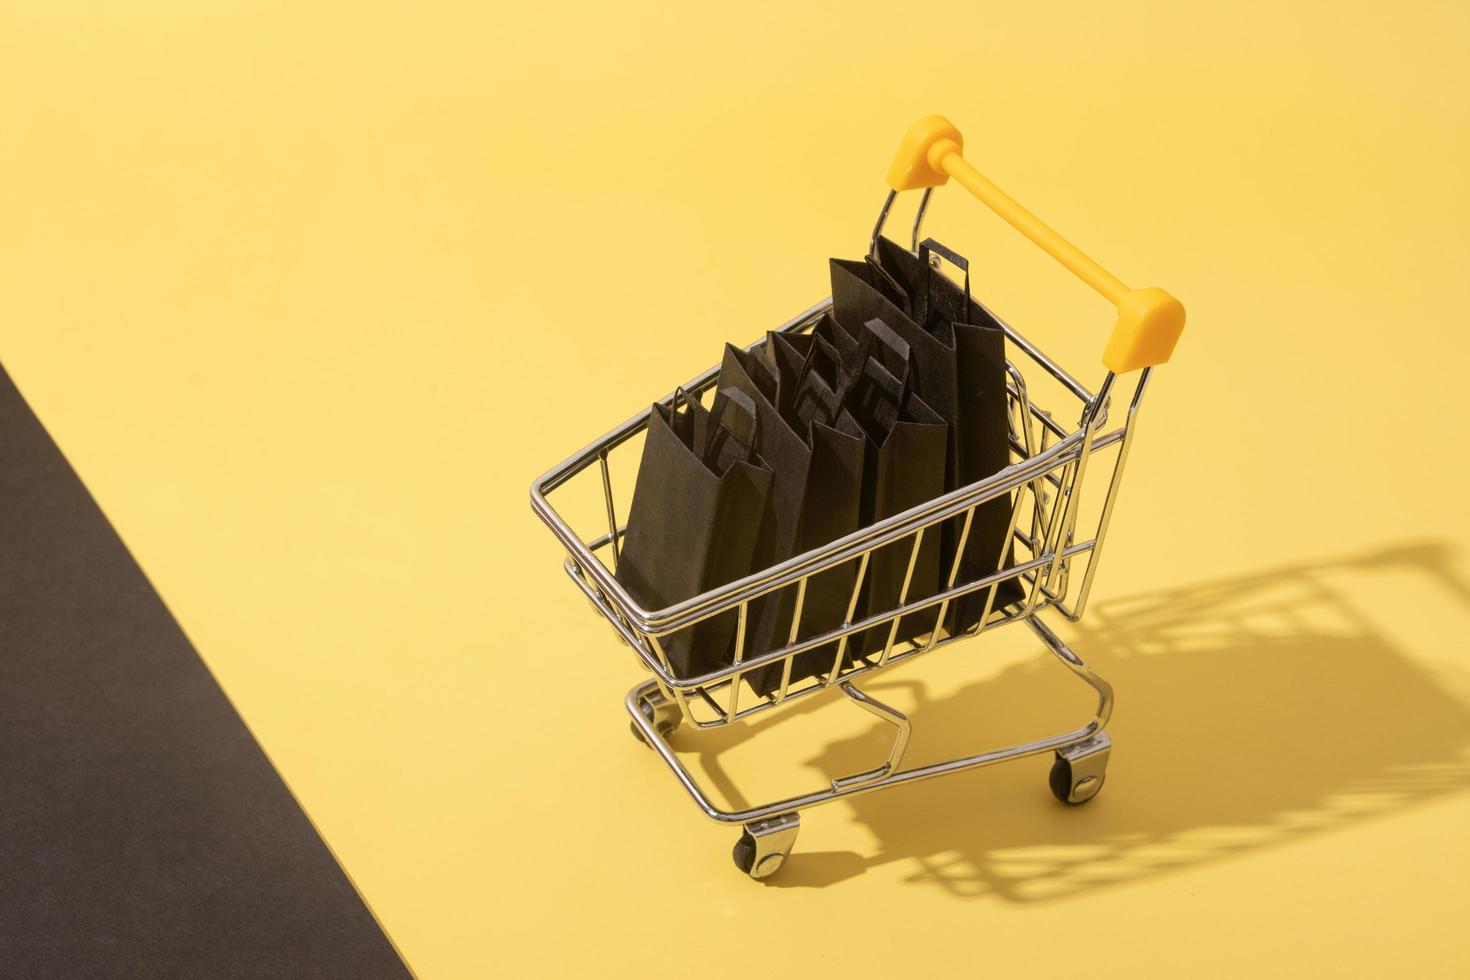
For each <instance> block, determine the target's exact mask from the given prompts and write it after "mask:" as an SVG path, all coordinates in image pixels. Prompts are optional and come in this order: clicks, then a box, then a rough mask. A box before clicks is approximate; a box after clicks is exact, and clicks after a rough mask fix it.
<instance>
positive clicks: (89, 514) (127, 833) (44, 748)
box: [0, 370, 409, 978]
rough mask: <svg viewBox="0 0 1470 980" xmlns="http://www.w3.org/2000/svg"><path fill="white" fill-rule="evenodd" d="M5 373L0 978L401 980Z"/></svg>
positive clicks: (368, 919) (327, 858)
mask: <svg viewBox="0 0 1470 980" xmlns="http://www.w3.org/2000/svg"><path fill="white" fill-rule="evenodd" d="M408 975H409V973H408V971H407V969H406V968H405V967H404V965H403V964H402V962H401V961H400V960H399V958H398V956H397V954H396V953H395V952H394V950H393V947H392V946H391V945H390V943H389V942H388V940H387V938H386V937H385V936H384V934H383V933H382V931H381V930H380V929H379V927H378V925H377V923H376V922H375V921H374V919H373V917H372V915H371V913H370V912H369V911H368V909H367V907H366V906H365V905H364V904H363V902H362V900H361V899H360V898H359V896H358V895H357V893H356V891H355V890H354V888H353V886H352V884H351V883H350V882H349V881H348V879H347V877H346V875H345V874H344V873H343V872H342V870H341V868H339V867H338V865H337V863H336V861H335V860H334V859H333V857H332V855H331V853H330V852H329V851H328V850H327V848H326V846H325V844H324V843H323V842H322V840H321V838H320V837H318V835H317V833H316V831H315V829H314V828H313V827H312V825H311V823H310V822H309V821H308V820H307V817H306V815H305V814H304V813H303V812H302V810H301V808H300V807H299V806H298V805H297V803H296V801H295V799H294V798H293V797H292V796H291V794H290V792H289V790H288V789H287V788H286V786H285V784H284V783H283V782H282V781H281V779H280V777H279V776H278V775H277V774H276V772H275V770H274V769H273V768H272V767H271V764H270V762H269V760H268V759H267V758H266V756H265V754H264V753H263V752H262V751H261V749H260V747H259V745H257V744H256V742H255V740H254V738H253V737H252V736H251V734H250V732H249V731H248V730H247V729H246V727H245V724H244V723H243V722H242V721H241V719H240V717H239V716H238V715H237V714H236V712H235V710H234V708H233V707H232V706H231V705H230V703H229V701H228V700H227V699H226V697H225V695H224V693H223V692H222V691H221V690H220V688H219V686H218V685H217V684H216V683H215V680H214V678H213V677H212V676H211V675H210V673H209V671H208V669H207V668H206V667H205V665H204V663H203V662H202V661H201V660H200V658H199V656H198V654H197V653H196V652H195V651H194V648H193V647H192V646H191V645H190V643H189V641H188V639H187V638H186V637H185V636H184V634H183V632H182V631H181V630H180V628H179V626H178V625H177V624H176V623H175V622H174V620H173V617H172V616H171V615H170V613H169V612H168V610H167V608H166V607H165V606H164V604H163V602H162V600H161V599H160V598H159V596H158V595H157V593H155V592H154V590H153V588H152V586H151V585H150V584H149V583H148V581H147V579H146V578H145V577H144V575H143V573H142V571H141V569H139V567H138V566H137V564H136V563H135V562H134V561H133V559H132V557H131V556H130V555H129V554H128V552H127V549H126V548H125V547H124V546H123V543H122V541H121V540H120V539H119V538H118V536H117V534H116V533H115V532H114V531H113V529H112V528H111V526H110V525H109V524H108V522H107V520H106V518H105V517H103V515H102V513H101V511H100V510H99V509H98V507H97V505H96V504H95V503H94V502H93V501H92V499H91V497H90V495H89V494H88V493H87V491H86V489H85V488H84V487H83V486H82V483H81V481H80V480H79V479H78V478H77V476H76V474H75V473H73V472H72V470H71V468H70V466H69V465H68V464H67V462H66V460H65V459H64V458H63V456H62V454H61V452H60V451H59V450H58V449H57V447H56V445H55V444H54V443H53V442H52V441H51V439H50V437H49V436H48V435H47V434H46V432H45V430H44V429H43V428H42V426H41V424H40V423H39V421H38V420H37V419H36V418H35V416H34V415H33V414H32V412H31V411H30V409H29V408H28V407H27V406H26V404H25V402H24V400H23V399H22V398H21V396H20V394H19V392H18V391H17V390H16V388H15V387H14V385H13V384H12V383H11V381H10V378H9V377H8V376H7V375H6V374H5V373H4V372H3V370H0V977H4V978H11V977H17V978H19V977H148V978H160V977H237V976H238V977H244V976H250V977H262V976H265V977H275V976H281V977H404V976H408Z"/></svg>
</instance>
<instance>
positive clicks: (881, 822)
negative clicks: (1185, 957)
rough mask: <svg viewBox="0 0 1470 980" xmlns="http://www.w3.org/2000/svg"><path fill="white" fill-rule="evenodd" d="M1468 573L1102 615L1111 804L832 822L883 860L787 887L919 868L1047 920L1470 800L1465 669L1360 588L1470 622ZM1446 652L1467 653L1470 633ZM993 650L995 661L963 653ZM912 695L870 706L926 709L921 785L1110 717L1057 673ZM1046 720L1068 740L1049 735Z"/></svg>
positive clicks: (1323, 582)
mask: <svg viewBox="0 0 1470 980" xmlns="http://www.w3.org/2000/svg"><path fill="white" fill-rule="evenodd" d="M1453 557H1454V556H1453V555H1452V554H1451V552H1450V550H1449V549H1448V547H1446V546H1444V545H1438V544H1419V545H1411V546H1405V547H1399V548H1395V549H1392V550H1386V551H1378V552H1375V553H1373V554H1369V555H1364V556H1358V557H1352V558H1347V559H1343V560H1333V561H1323V562H1315V563H1309V564H1295V565H1289V566H1286V567H1282V568H1275V569H1271V570H1269V571H1264V572H1261V573H1259V574H1253V575H1246V576H1241V577H1236V578H1231V579H1227V580H1221V581H1215V582H1205V583H1199V584H1191V585H1184V586H1180V587H1177V588H1172V589H1168V590H1164V591H1161V592H1157V593H1153V594H1150V595H1146V596H1139V597H1132V598H1124V599H1116V600H1108V601H1099V602H1096V603H1095V604H1094V605H1093V607H1092V608H1090V609H1089V610H1088V613H1087V615H1086V616H1085V617H1084V618H1083V624H1080V625H1079V626H1078V627H1076V628H1075V629H1074V630H1072V631H1071V632H1070V633H1069V637H1070V642H1072V643H1073V645H1074V646H1075V648H1076V649H1077V651H1078V653H1079V654H1080V655H1081V656H1082V657H1083V658H1084V659H1085V660H1087V662H1088V663H1089V664H1091V665H1093V666H1094V667H1095V668H1096V669H1097V670H1098V672H1099V673H1100V674H1101V675H1102V676H1104V677H1106V678H1108V679H1109V680H1110V681H1111V682H1112V683H1113V684H1114V686H1115V687H1116V689H1117V691H1118V692H1119V695H1118V709H1117V713H1116V715H1115V716H1114V723H1113V725H1112V726H1111V727H1110V729H1109V731H1110V733H1111V734H1112V735H1113V738H1114V740H1115V743H1116V748H1115V751H1114V753H1113V759H1112V762H1111V765H1110V767H1109V771H1108V779H1107V785H1106V787H1105V788H1104V790H1103V791H1102V792H1101V793H1100V794H1099V795H1098V797H1097V798H1096V799H1095V800H1093V801H1092V802H1090V803H1088V804H1086V805H1085V806H1082V807H1068V806H1065V805H1063V804H1061V803H1058V802H1057V801H1056V800H1054V799H1053V798H1052V797H1051V796H1050V794H1049V793H1048V791H1047V789H1046V773H1047V768H1048V766H1049V764H1050V756H1049V755H1047V756H1044V757H1037V758H1031V759H1023V760H1019V761H1016V762H1010V763H1005V764H1002V765H999V766H995V767H987V768H984V769H981V770H976V771H971V772H966V773H961V774H957V775H953V776H947V777H943V778H939V779H933V780H928V781H925V782H921V783H918V784H914V785H911V786H905V787H897V788H894V789H892V790H885V791H880V792H876V793H870V794H867V795H863V796H859V797H855V798H852V799H850V800H847V801H845V802H844V803H842V804H834V805H833V807H830V808H824V812H822V814H821V817H822V819H832V818H836V819H841V818H842V816H843V814H842V812H841V811H842V807H844V806H845V807H847V808H848V809H849V813H850V815H851V817H852V818H853V819H855V820H856V821H858V822H859V823H861V824H862V825H864V826H865V827H866V828H867V830H868V831H869V832H870V833H871V834H872V836H873V837H874V838H875V840H876V841H877V844H876V847H875V848H874V849H872V850H869V851H868V852H867V853H862V854H858V853H851V852H835V851H828V852H815V853H813V852H808V851H806V850H803V848H802V846H801V842H800V841H798V844H797V849H796V852H795V853H794V854H793V855H792V859H791V860H790V861H789V862H788V865H787V867H786V868H784V869H783V870H782V871H781V873H780V874H778V875H776V876H775V877H774V878H773V879H771V880H770V883H771V884H772V885H776V886H782V887H813V886H827V885H834V884H837V883H839V882H842V881H844V880H846V879H849V878H852V877H855V876H857V875H860V874H862V873H864V872H865V871H867V870H868V869H869V868H873V867H877V866H881V865H889V864H895V863H898V864H900V865H902V866H905V867H907V866H911V867H912V871H911V872H909V873H908V874H906V875H905V877H904V880H905V881H907V882H910V883H913V884H916V885H924V886H932V887H940V888H943V889H945V890H947V891H949V892H950V893H952V894H954V895H955V896H958V897H985V896H993V897H996V898H998V899H1001V900H1005V901H1012V902H1021V903H1024V902H1038V901H1047V900H1052V899H1058V898H1064V897H1067V896H1070V895H1075V894H1079V893H1083V892H1087V891H1090V890H1092V889H1096V888H1102V887H1106V886H1110V885H1117V884H1123V883H1127V882H1133V881H1138V880H1140V879H1144V878H1149V877H1153V876H1157V875H1162V874H1167V873H1170V872H1173V871H1178V870H1181V869H1186V868H1190V867H1194V866H1197V865H1201V864H1204V863H1208V862H1213V861H1219V860H1223V859H1228V858H1234V857H1243V856H1247V855H1249V854H1251V853H1253V852H1257V851H1261V850H1263V849H1266V848H1271V847H1277V846H1280V845H1284V844H1289V843H1291V842H1292V841H1295V840H1299V839H1303V838H1306V837H1310V836H1312V835H1316V834H1320V833H1326V832H1330V831H1333V830H1336V829H1340V828H1344V827H1348V826H1351V825H1353V824H1356V823H1359V822H1362V821H1366V820H1371V819H1374V818H1376V817H1383V816H1387V815H1390V814H1393V813H1397V812H1401V811H1404V810H1406V809H1409V808H1412V807H1415V806H1418V805H1420V804H1424V803H1428V802H1432V801H1434V800H1436V799H1440V798H1444V797H1446V796H1448V795H1450V794H1454V793H1458V792H1461V791H1464V790H1466V789H1470V683H1467V678H1466V676H1462V675H1461V674H1459V673H1458V670H1459V669H1462V667H1463V661H1460V662H1458V663H1456V664H1455V665H1454V666H1448V665H1445V664H1446V661H1445V660H1444V658H1443V657H1441V658H1440V664H1441V665H1442V666H1439V667H1436V666H1432V665H1429V664H1426V663H1422V662H1420V661H1421V660H1423V659H1424V658H1422V657H1415V656H1413V655H1412V654H1413V653H1414V651H1407V652H1406V650H1405V647H1404V645H1403V642H1404V641H1402V640H1396V638H1395V636H1394V635H1391V634H1390V633H1389V632H1388V631H1387V629H1386V627H1385V626H1384V625H1383V624H1384V623H1386V622H1389V623H1391V622H1395V621H1398V620H1402V619H1404V618H1405V617H1412V616H1413V615H1414V613H1415V610H1414V609H1413V608H1412V607H1408V606H1405V605H1403V604H1402V603H1399V604H1398V605H1397V606H1396V607H1395V604H1394V598H1393V595H1392V594H1380V593H1377V592H1374V591H1372V590H1369V591H1368V594H1367V596H1366V601H1365V598H1364V595H1363V593H1364V589H1363V588H1362V587H1361V586H1362V585H1363V583H1364V582H1368V581H1376V579H1373V578H1371V577H1372V576H1378V575H1379V574H1380V573H1392V574H1402V573H1405V572H1407V573H1410V574H1412V575H1415V576H1418V577H1421V578H1422V577H1424V576H1427V577H1429V578H1430V579H1431V580H1432V582H1431V583H1429V584H1430V585H1431V586H1432V587H1435V588H1438V589H1439V590H1441V595H1443V596H1448V597H1449V598H1448V601H1449V603H1450V608H1452V609H1453V610H1454V611H1455V613H1456V615H1459V614H1461V613H1466V614H1470V586H1467V585H1466V583H1465V582H1464V581H1463V580H1462V579H1461V578H1460V577H1459V576H1458V575H1457V574H1456V572H1455V570H1454V562H1453ZM1343 584H1347V585H1348V586H1349V588H1347V589H1343V588H1341V586H1342V585H1343ZM1425 584H1426V583H1424V582H1422V581H1421V582H1420V583H1418V587H1419V588H1420V589H1421V590H1422V589H1423V588H1424V587H1425ZM1467 622H1470V616H1467ZM1421 642H1422V641H1421ZM1443 642H1444V643H1447V644H1454V645H1456V646H1458V645H1459V644H1461V643H1463V633H1461V634H1459V635H1456V636H1445V637H1444V639H1443ZM972 645H973V646H974V647H975V648H976V651H978V650H979V648H980V647H981V646H983V644H961V645H958V646H957V647H955V648H954V652H955V653H956V654H961V655H962V651H964V650H965V648H966V647H968V646H972ZM904 674H905V675H906V676H904V677H903V678H902V679H894V680H888V679H883V678H879V679H878V680H877V681H875V682H874V683H872V684H870V685H864V687H865V689H867V690H869V692H870V693H872V694H874V695H875V696H878V697H880V698H881V697H883V695H884V691H885V690H886V691H889V692H890V696H892V692H895V691H897V690H899V689H901V688H907V689H908V695H909V698H910V703H911V704H914V705H916V707H914V708H913V709H912V710H911V711H910V718H911V720H912V722H913V727H914V743H913V746H912V748H911V750H910V757H909V760H908V761H907V762H906V765H912V764H913V763H915V762H920V763H922V762H927V761H930V760H932V759H941V758H952V757H957V756H962V755H966V754H969V753H972V752H975V751H979V750H983V749H986V748H990V747H994V746H999V745H1004V744H1014V743H1015V742H1017V741H1020V740H1024V739H1027V738H1031V737H1035V736H1040V735H1047V734H1051V733H1053V732H1056V731H1062V730H1065V729H1066V728H1067V727H1071V726H1074V725H1075V724H1076V723H1077V721H1078V720H1079V715H1081V714H1083V713H1085V711H1086V705H1087V703H1088V700H1089V699H1088V698H1087V696H1086V695H1085V693H1084V694H1083V695H1081V696H1080V698H1079V697H1078V695H1076V693H1075V691H1074V692H1073V693H1072V694H1071V695H1068V696H1067V697H1066V698H1064V699H1062V700H1060V701H1059V691H1068V690H1071V688H1068V686H1067V685H1073V686H1074V687H1075V681H1072V680H1071V679H1070V678H1067V677H1066V676H1065V672H1064V671H1059V670H1058V669H1057V666H1056V665H1054V664H1052V663H1049V662H1047V659H1046V658H1043V657H1041V656H1038V657H1035V658H1032V659H1030V660H1028V661H1027V662H1025V663H1022V664H1019V665H1016V666H1012V667H1008V668H1006V669H1005V670H1003V671H1002V672H1001V673H1000V674H999V675H998V676H997V677H995V678H993V679H988V680H985V681H983V682H979V683H973V684H970V685H968V686H965V687H963V688H960V689H958V690H957V691H955V692H954V693H952V694H948V695H947V696H944V697H942V698H933V697H930V696H929V695H928V693H927V691H926V689H925V686H924V683H923V680H922V675H923V670H922V667H920V669H917V670H912V671H904ZM1074 699H1075V700H1074ZM1059 706H1061V707H1063V708H1067V709H1069V710H1066V711H1061V712H1059V710H1058V709H1059ZM795 707H797V706H793V708H795ZM1037 719H1045V720H1046V721H1047V723H1048V724H1049V723H1050V722H1052V721H1056V722H1057V724H1056V725H1055V726H1054V727H1051V728H1049V729H1035V725H1036V723H1037V722H1036V720H1037ZM1018 727H1020V728H1023V729H1024V730H1021V731H1019V732H1018ZM1018 735H1019V737H1018ZM890 741H891V729H888V728H886V727H885V726H883V725H880V724H875V725H874V726H873V727H872V728H870V729H868V730H867V731H864V732H863V733H862V734H860V735H858V736H856V737H853V738H848V739H845V740H842V741H838V742H835V743H833V744H830V745H827V746H826V747H825V748H824V749H822V750H821V751H820V752H819V753H818V754H817V755H816V756H815V757H813V758H810V759H807V760H805V761H806V762H807V763H808V764H809V765H810V766H812V767H814V768H815V769H817V770H819V771H820V772H821V773H823V774H824V775H826V776H828V777H834V776H840V775H845V774H847V773H852V772H856V771H859V770H862V769H865V768H867V767H870V766H871V765H872V764H873V763H874V761H875V760H877V759H881V758H882V757H883V756H884V754H885V752H886V751H887V747H888V744H889V742H890ZM727 747H728V746H727ZM710 750H711V751H708V752H704V753H701V763H702V766H703V768H704V770H705V772H706V773H708V774H709V776H710V777H711V778H712V780H713V781H714V782H715V784H716V785H717V786H718V787H719V788H720V789H721V790H723V791H725V792H727V793H733V792H734V790H733V786H732V785H730V782H729V780H728V779H727V778H725V777H724V775H723V772H722V770H721V768H720V764H719V759H718V758H717V756H718V754H719V752H720V751H722V749H721V748H720V747H718V746H711V747H710ZM816 822H817V821H816V820H815V819H814V820H813V825H814V827H815V825H816Z"/></svg>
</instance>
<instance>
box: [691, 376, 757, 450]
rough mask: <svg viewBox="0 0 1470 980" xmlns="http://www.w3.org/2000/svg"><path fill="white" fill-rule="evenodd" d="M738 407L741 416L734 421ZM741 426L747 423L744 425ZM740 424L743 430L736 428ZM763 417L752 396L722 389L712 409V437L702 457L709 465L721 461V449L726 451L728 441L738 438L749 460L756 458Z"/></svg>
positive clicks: (717, 393)
mask: <svg viewBox="0 0 1470 980" xmlns="http://www.w3.org/2000/svg"><path fill="white" fill-rule="evenodd" d="M731 405H734V406H735V408H736V410H737V412H738V414H739V416H740V417H738V418H737V419H735V420H734V421H732V420H731V418H730V411H729V409H730V406H731ZM741 423H744V424H743V425H741ZM736 425H740V429H739V430H737V429H736V428H735V426H736ZM760 426H761V417H760V414H759V413H758V412H756V410H755V402H754V401H752V400H751V397H750V396H749V395H747V394H746V393H745V392H743V391H741V390H739V389H738V388H722V389H720V390H719V391H717V392H716V393H715V403H714V407H712V408H711V409H710V415H709V435H708V436H707V439H706V443H705V447H704V454H703V456H702V457H701V459H702V461H703V462H704V463H706V464H708V463H709V461H710V460H711V459H718V458H719V455H720V450H721V449H723V448H724V445H725V441H726V440H727V439H734V440H735V443H736V445H738V446H741V447H742V448H744V450H745V461H746V462H749V461H750V458H751V457H752V456H754V455H756V448H755V447H756V445H757V444H758V441H759V439H760Z"/></svg>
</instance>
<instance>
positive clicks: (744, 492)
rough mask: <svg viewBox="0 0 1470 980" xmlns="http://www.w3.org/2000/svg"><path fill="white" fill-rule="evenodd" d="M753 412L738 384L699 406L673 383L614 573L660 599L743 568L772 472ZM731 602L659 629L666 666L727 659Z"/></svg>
mask: <svg viewBox="0 0 1470 980" xmlns="http://www.w3.org/2000/svg"><path fill="white" fill-rule="evenodd" d="M759 428H760V419H759V416H758V415H757V413H756V409H755V405H754V404H753V403H752V402H751V400H750V398H749V397H747V396H746V395H745V394H743V393H742V392H739V391H734V390H731V391H724V392H720V393H718V394H717V395H716V397H715V401H714V405H713V407H712V408H711V409H710V410H708V411H706V410H705V408H704V407H703V406H702V405H701V404H700V403H699V402H698V401H697V400H694V399H691V398H686V397H684V394H683V392H682V391H679V392H676V393H675V396H674V403H673V404H672V405H669V406H665V405H661V404H655V405H654V406H653V411H652V413H651V414H650V416H649V420H648V436H647V440H646V441H645V443H644V445H643V457H642V461H641V463H640V464H639V467H638V479H637V482H636V483H635V484H634V487H633V501H632V504H631V505H630V509H629V512H628V529H627V534H626V536H625V537H624V539H623V549H622V553H621V555H620V556H619V559H618V566H617V579H618V581H619V582H621V583H622V584H623V585H624V587H626V588H627V590H628V592H629V594H630V595H632V597H633V598H634V599H635V600H636V601H637V602H638V603H639V605H641V606H643V607H644V608H645V609H662V608H665V607H667V606H669V605H672V604H673V603H676V602H680V601H683V600H684V599H688V598H691V597H692V596H695V595H698V594H699V593H701V592H705V591H707V590H709V589H712V588H715V587H717V586H721V585H725V584H727V583H729V582H732V581H734V580H735V579H737V578H741V577H743V576H745V575H748V574H749V573H750V572H751V571H752V570H753V567H752V561H753V560H754V557H755V553H756V546H757V543H758V541H759V539H760V537H761V534H762V528H763V526H764V524H765V522H766V519H767V516H768V512H769V510H770V498H771V489H772V483H773V476H774V474H773V473H772V471H771V468H770V467H769V466H768V465H766V463H765V462H764V461H763V460H762V459H761V458H760V456H759V455H758V454H757V453H756V451H755V449H754V446H755V444H756V442H757V441H758V439H759V431H758V430H759ZM735 626H736V615H735V613H734V612H727V613H721V614H720V615H718V616H714V617H711V618H710V619H706V620H703V621H702V622H699V623H696V624H695V625H694V626H692V627H687V628H685V629H682V630H678V631H677V632H674V633H670V634H668V635H666V636H664V637H662V638H661V641H660V642H661V643H662V644H663V647H664V652H665V653H666V654H667V656H668V659H669V664H670V667H671V668H672V669H673V671H674V673H675V674H676V675H677V676H679V677H693V676H697V675H699V674H703V673H707V672H709V671H711V670H717V669H719V668H720V667H722V666H725V665H726V664H728V663H730V661H731V659H732V656H733V650H732V648H731V647H732V640H733V638H734V634H735Z"/></svg>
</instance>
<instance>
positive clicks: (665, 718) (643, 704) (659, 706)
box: [628, 689, 680, 745]
mask: <svg viewBox="0 0 1470 980" xmlns="http://www.w3.org/2000/svg"><path fill="white" fill-rule="evenodd" d="M638 710H639V711H641V712H643V717H645V718H647V719H648V721H649V723H650V724H651V725H653V727H654V730H655V731H657V732H658V734H659V737H660V738H662V739H664V741H668V739H669V738H670V737H671V736H672V735H673V734H674V732H675V731H676V730H677V729H678V727H679V721H680V716H679V706H678V705H676V704H674V703H673V702H672V701H670V700H669V699H668V698H666V697H664V695H663V692H662V691H659V690H656V689H655V690H653V691H651V692H649V693H648V694H645V695H643V696H642V697H640V698H639V699H638ZM628 729H629V730H630V731H631V732H632V733H633V737H634V738H636V739H637V740H638V741H640V742H642V743H643V744H644V745H647V744H648V740H647V739H645V738H644V737H643V732H642V730H641V729H639V727H638V722H636V721H630V722H628Z"/></svg>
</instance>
